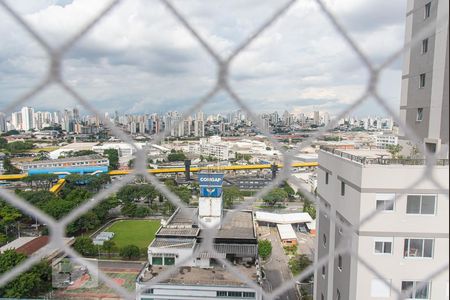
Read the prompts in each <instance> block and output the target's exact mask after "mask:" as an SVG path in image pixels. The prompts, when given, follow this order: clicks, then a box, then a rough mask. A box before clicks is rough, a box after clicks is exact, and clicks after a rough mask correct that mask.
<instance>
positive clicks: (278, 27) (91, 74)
mask: <svg viewBox="0 0 450 300" xmlns="http://www.w3.org/2000/svg"><path fill="white" fill-rule="evenodd" d="M381 2H383V4H382V3H380V0H367V1H352V0H329V1H327V5H328V6H329V8H330V9H331V10H332V11H333V13H334V14H335V15H336V17H337V18H338V19H339V21H340V22H341V23H342V24H343V26H344V27H345V28H346V29H347V30H348V32H349V34H350V35H351V36H352V38H354V39H355V41H356V42H357V43H358V45H360V47H361V48H362V49H363V51H364V52H365V53H367V55H368V56H369V57H370V59H371V60H373V61H374V63H376V64H379V63H381V62H382V61H383V60H384V59H386V58H387V57H388V56H389V54H390V53H392V52H393V51H394V50H396V49H398V48H400V47H401V46H402V44H403V35H404V21H405V20H404V19H405V17H404V13H405V7H404V6H406V4H404V3H403V2H402V1H394V2H392V1H389V2H387V0H381ZM108 3H109V1H106V0H104V1H103V0H102V1H100V0H98V1H90V0H73V1H69V0H54V1H50V0H47V1H44V0H39V1H33V4H32V5H28V4H29V1H25V0H20V1H10V5H12V6H13V7H14V8H15V9H16V10H17V11H19V13H20V14H21V15H22V16H23V17H24V18H25V19H26V20H27V21H28V22H29V23H30V24H32V26H33V27H34V28H35V29H36V30H37V31H38V32H39V34H41V35H42V36H43V37H44V39H45V40H46V41H48V42H49V43H50V44H51V45H52V46H55V47H56V46H58V45H61V44H62V43H63V42H64V41H67V40H68V39H69V38H70V37H71V36H72V35H73V34H75V33H76V32H77V30H79V29H80V28H81V27H82V26H84V25H85V24H86V23H87V22H89V20H91V19H92V18H93V17H94V16H95V15H96V14H97V13H98V12H99V11H100V10H101V9H102V8H104V7H105V5H107V4H108ZM173 3H174V5H175V6H176V7H177V9H178V10H179V11H180V12H181V13H182V14H183V15H184V16H186V18H187V19H188V21H189V23H190V24H191V25H192V27H193V28H195V29H196V30H198V32H199V34H200V35H201V36H202V37H203V38H204V39H205V40H206V41H207V42H208V43H209V44H210V45H211V46H212V48H213V49H214V50H215V51H217V53H219V55H221V56H222V57H226V56H227V55H229V54H230V53H232V51H233V50H234V49H236V47H237V46H238V45H240V44H241V43H242V42H243V41H245V40H246V38H247V37H248V36H249V35H250V34H251V33H253V32H254V31H255V30H257V29H258V28H259V26H261V24H263V23H264V21H265V20H267V18H268V17H270V16H271V15H272V14H273V13H274V11H275V10H276V9H277V8H278V7H280V6H281V5H283V4H284V3H285V1H281V0H277V1H270V2H264V3H261V1H257V0H248V1H240V0H230V1H217V2H216V1H215V2H214V3H210V2H204V1H200V0H192V1H174V2H173ZM0 34H1V36H2V40H3V41H5V43H4V44H5V46H2V47H1V48H0V95H2V96H1V97H0V105H2V106H4V105H5V104H6V102H7V101H10V100H11V99H14V98H15V97H17V96H18V95H20V94H22V93H23V92H24V91H25V90H27V89H29V88H31V87H32V86H33V85H34V84H35V83H36V82H38V81H39V79H40V78H41V77H42V76H44V75H45V72H46V70H47V67H48V65H47V60H46V59H47V58H46V54H45V52H44V51H43V50H42V49H40V48H39V46H38V44H37V43H36V42H35V41H33V39H32V38H30V36H29V35H28V34H27V33H26V32H25V31H24V30H23V29H20V26H18V25H17V24H15V23H14V21H13V20H12V19H11V18H10V17H8V16H7V14H6V13H5V12H4V11H0ZM399 61H400V60H399ZM216 74H217V67H216V65H215V64H214V61H213V59H212V58H211V57H210V56H209V55H208V54H207V52H206V51H205V49H203V47H202V46H201V45H200V44H199V43H198V41H197V40H196V39H195V38H193V37H192V36H191V35H190V34H189V33H188V31H187V30H186V29H185V28H183V26H181V25H180V24H179V22H178V21H177V20H176V19H175V18H174V17H173V16H172V15H171V14H170V13H169V12H168V10H167V9H166V8H165V7H164V6H163V5H161V4H160V3H159V2H157V1H155V2H151V4H149V2H148V1H144V0H128V1H123V2H121V3H120V4H119V5H118V6H117V7H116V8H115V9H114V10H113V11H111V13H110V14H109V15H107V16H106V17H105V18H103V19H102V20H100V21H99V22H98V24H97V25H96V26H95V27H94V28H93V29H92V30H91V31H90V32H89V33H88V34H86V35H85V36H84V37H83V38H82V39H81V40H79V41H78V42H77V44H76V45H75V46H74V47H73V48H72V49H71V50H70V52H69V53H67V55H66V56H65V60H64V72H63V76H64V78H65V79H66V80H67V81H68V83H69V84H70V85H72V86H73V87H75V88H76V89H77V90H78V91H79V92H80V93H81V94H83V95H84V96H85V97H86V98H88V99H90V101H92V103H93V104H94V106H96V107H97V108H98V109H100V110H102V111H108V112H112V111H114V110H118V111H121V112H124V113H139V112H142V113H152V112H162V111H167V110H179V111H181V110H183V109H186V108H187V107H189V105H192V104H193V103H194V102H195V101H196V100H197V99H199V97H201V96H202V95H204V94H205V93H206V92H207V91H208V90H209V89H210V88H211V87H212V86H213V85H214V83H215V80H216ZM383 76H385V79H382V80H381V81H380V85H379V90H380V93H382V94H383V95H386V97H388V98H389V101H390V103H391V105H392V107H393V108H395V109H396V108H397V107H398V106H399V93H400V78H401V70H400V63H399V62H396V63H395V64H393V65H392V66H389V68H388V69H386V70H385V72H383ZM368 79H369V78H368V73H367V70H365V68H364V66H363V65H362V64H361V61H360V60H359V59H358V57H357V56H356V55H355V53H354V52H353V51H352V49H351V48H350V47H349V46H348V45H347V44H346V42H345V41H344V39H343V38H342V37H341V36H340V35H339V34H338V33H337V32H336V30H335V28H334V27H333V26H332V25H331V23H330V21H329V20H328V19H327V18H326V17H325V16H324V15H323V14H322V12H321V11H320V9H319V8H318V6H317V5H316V3H314V2H313V1H299V2H298V3H296V4H295V5H294V6H293V7H292V8H291V9H290V10H289V11H288V12H287V13H286V15H285V16H283V17H282V18H281V19H279V20H277V21H276V22H275V23H274V24H273V26H272V27H270V28H269V29H268V30H267V31H265V32H264V33H263V34H262V35H261V36H259V37H258V39H257V40H255V41H254V42H253V43H252V44H251V45H250V46H249V47H248V48H246V49H245V50H244V51H243V52H242V53H240V54H239V55H238V57H237V58H236V59H235V61H233V63H232V65H231V66H230V83H231V85H232V86H233V88H234V89H235V90H236V91H237V92H238V93H239V94H240V95H241V97H242V98H243V99H244V100H245V101H246V103H248V104H249V105H250V106H251V107H252V108H253V109H255V110H257V111H263V110H264V111H270V110H278V111H283V110H285V109H287V110H292V111H301V110H305V111H306V110H310V109H313V108H320V109H327V110H329V111H330V112H331V113H333V114H336V113H338V112H339V111H341V110H342V109H344V108H345V107H346V106H348V105H349V104H350V103H351V102H352V101H353V100H355V99H356V98H358V97H359V96H360V95H361V93H362V92H363V91H364V88H365V87H366V85H367V82H368ZM64 97H66V96H65V95H64V94H62V93H61V92H58V93H56V92H52V91H50V92H49V93H46V94H45V95H41V96H38V97H37V99H38V101H37V103H40V105H41V106H42V107H46V108H52V107H55V108H56V107H58V109H60V108H61V106H63V105H64V101H59V102H58V103H56V102H55V100H54V99H64ZM67 97H68V96H67ZM68 98H69V97H68ZM67 103H70V102H67ZM230 103H231V102H229V99H228V98H227V97H226V96H223V95H221V96H220V97H217V98H216V99H214V100H213V101H212V102H211V104H210V105H207V106H206V107H205V110H206V111H210V112H222V113H223V112H224V111H227V110H229V109H231V108H233V109H234V108H236V106H232V105H230ZM0 110H1V109H0ZM375 112H376V108H375ZM378 112H381V110H378ZM361 113H374V107H373V106H367V109H364V108H363V109H362V110H361Z"/></svg>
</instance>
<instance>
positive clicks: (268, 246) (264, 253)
mask: <svg viewBox="0 0 450 300" xmlns="http://www.w3.org/2000/svg"><path fill="white" fill-rule="evenodd" d="M258 254H259V256H261V258H262V259H263V260H266V259H267V258H268V257H269V256H270V255H271V254H272V243H271V242H270V241H269V240H259V241H258Z"/></svg>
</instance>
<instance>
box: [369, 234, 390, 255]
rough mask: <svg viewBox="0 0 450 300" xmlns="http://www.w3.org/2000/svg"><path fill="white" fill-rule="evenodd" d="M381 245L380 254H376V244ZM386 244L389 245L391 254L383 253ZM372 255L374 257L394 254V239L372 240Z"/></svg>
mask: <svg viewBox="0 0 450 300" xmlns="http://www.w3.org/2000/svg"><path fill="white" fill-rule="evenodd" d="M377 243H383V245H382V252H376V244H377ZM386 243H390V244H391V252H384V250H385V248H386V245H385V244H386ZM373 253H374V255H393V254H394V238H381V237H377V238H374V239H373Z"/></svg>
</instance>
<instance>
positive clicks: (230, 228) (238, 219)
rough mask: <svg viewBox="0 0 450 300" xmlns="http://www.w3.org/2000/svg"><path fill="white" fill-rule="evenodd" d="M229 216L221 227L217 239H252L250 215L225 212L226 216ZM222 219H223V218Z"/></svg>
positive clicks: (248, 213)
mask: <svg viewBox="0 0 450 300" xmlns="http://www.w3.org/2000/svg"><path fill="white" fill-rule="evenodd" d="M228 214H231V218H230V220H229V221H228V222H226V223H224V224H223V225H222V228H220V230H219V232H218V233H217V238H221V239H254V238H255V232H254V230H253V216H252V213H251V212H250V211H249V212H245V211H225V217H226V215H228ZM225 217H224V218H225Z"/></svg>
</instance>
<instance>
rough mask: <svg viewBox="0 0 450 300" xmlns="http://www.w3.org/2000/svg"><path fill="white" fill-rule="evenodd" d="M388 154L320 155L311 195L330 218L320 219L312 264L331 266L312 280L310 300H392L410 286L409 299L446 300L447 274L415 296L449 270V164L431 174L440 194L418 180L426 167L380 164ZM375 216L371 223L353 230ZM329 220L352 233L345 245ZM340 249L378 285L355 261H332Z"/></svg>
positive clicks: (411, 163) (344, 152)
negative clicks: (445, 268) (351, 228)
mask: <svg viewBox="0 0 450 300" xmlns="http://www.w3.org/2000/svg"><path fill="white" fill-rule="evenodd" d="M386 154H387V152H386V151H385V150H342V151H339V150H336V149H326V148H322V150H321V151H320V152H319V164H320V167H319V169H318V187H317V192H318V197H319V199H320V200H319V201H321V203H322V204H323V205H324V206H326V207H328V208H329V210H330V211H329V212H328V211H323V210H321V211H320V213H319V214H318V222H317V231H318V234H317V241H316V242H317V245H316V249H317V253H316V260H317V261H318V260H321V259H323V258H324V257H327V256H328V257H331V258H334V259H330V260H329V261H328V263H326V264H325V265H324V267H321V268H319V270H317V271H316V272H315V297H316V298H315V299H318V300H322V299H323V300H336V299H341V300H360V299H364V300H370V299H389V300H394V299H398V297H397V295H396V294H395V293H394V288H396V289H398V290H401V291H406V290H407V289H408V288H409V287H411V286H413V289H414V290H413V295H411V297H410V298H409V299H433V300H444V299H448V293H447V292H446V291H448V282H449V276H448V272H443V273H442V274H439V275H438V276H437V277H435V278H433V279H432V280H429V281H427V282H426V283H425V287H424V288H422V289H419V288H415V286H419V284H420V283H422V282H425V279H426V277H427V276H428V275H430V274H433V273H434V272H435V271H437V270H438V269H439V268H442V267H443V266H445V265H446V264H447V262H448V253H449V229H448V226H449V198H448V187H449V184H448V180H449V173H448V172H449V167H448V160H441V161H439V163H440V165H437V166H434V167H433V171H432V175H433V177H434V178H435V179H436V180H437V181H438V182H439V184H440V185H441V186H442V187H444V190H441V189H440V188H439V187H436V186H435V184H434V183H432V182H430V181H428V180H426V179H423V175H424V171H425V168H426V166H425V165H423V164H422V165H418V164H417V163H418V160H414V159H412V160H409V159H405V160H403V161H400V162H399V161H398V160H396V159H386V158H383V159H381V158H380V157H382V155H384V157H387V156H386ZM374 211H377V214H376V215H375V216H373V217H372V218H370V219H369V220H368V221H365V222H364V223H363V224H362V225H358V224H360V222H362V221H363V220H364V219H365V218H366V217H367V216H369V215H370V214H371V213H373V212H374ZM331 216H332V217H335V218H336V219H338V220H340V221H341V222H343V223H344V224H351V225H352V226H354V227H355V229H356V232H353V233H352V234H351V239H350V240H347V239H346V231H344V230H343V227H342V226H341V225H340V224H338V223H336V222H335V220H334V219H333V218H331ZM347 232H348V231H347ZM343 243H345V244H343ZM342 245H346V248H347V249H350V250H352V251H353V252H354V253H355V254H357V255H358V257H360V258H361V259H363V260H364V261H365V262H367V263H369V264H371V265H372V266H373V267H374V268H375V269H376V270H377V271H378V272H379V273H380V274H381V278H380V276H378V275H375V274H373V273H372V272H370V271H369V270H368V269H367V268H366V267H365V266H364V264H363V263H361V261H359V260H358V259H357V258H356V257H354V256H351V255H349V254H343V255H336V256H334V254H335V250H336V249H338V248H339V247H341V246H342ZM386 282H387V284H386ZM446 297H447V298H446Z"/></svg>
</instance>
